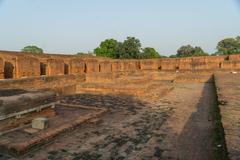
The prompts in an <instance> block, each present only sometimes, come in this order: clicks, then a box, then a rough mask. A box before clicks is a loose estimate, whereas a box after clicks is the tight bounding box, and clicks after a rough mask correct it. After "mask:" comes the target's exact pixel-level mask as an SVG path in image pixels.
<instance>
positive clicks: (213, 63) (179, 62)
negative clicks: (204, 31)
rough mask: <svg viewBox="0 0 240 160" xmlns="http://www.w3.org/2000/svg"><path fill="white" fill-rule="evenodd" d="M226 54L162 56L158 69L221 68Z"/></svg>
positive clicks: (205, 69)
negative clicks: (211, 55)
mask: <svg viewBox="0 0 240 160" xmlns="http://www.w3.org/2000/svg"><path fill="white" fill-rule="evenodd" d="M225 59H226V56H215V57H210V56H207V57H188V58H163V59H160V62H159V70H163V71H213V70H219V69H221V65H220V64H221V63H222V62H223V61H224V60H225Z"/></svg>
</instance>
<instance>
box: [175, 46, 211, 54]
mask: <svg viewBox="0 0 240 160" xmlns="http://www.w3.org/2000/svg"><path fill="white" fill-rule="evenodd" d="M206 55H208V54H207V53H205V52H204V51H203V49H202V48H201V47H193V46H191V45H186V46H182V47H180V48H179V49H178V50H177V55H176V57H191V56H206Z"/></svg>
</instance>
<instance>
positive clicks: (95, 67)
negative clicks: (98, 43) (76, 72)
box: [85, 59, 99, 73]
mask: <svg viewBox="0 0 240 160" xmlns="http://www.w3.org/2000/svg"><path fill="white" fill-rule="evenodd" d="M85 63H86V73H96V72H99V62H98V61H97V60H94V59H89V60H86V62H85Z"/></svg>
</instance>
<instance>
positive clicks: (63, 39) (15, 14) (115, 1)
mask: <svg viewBox="0 0 240 160" xmlns="http://www.w3.org/2000/svg"><path fill="white" fill-rule="evenodd" d="M237 35H240V3H239V0H0V50H16V51H18V50H21V48H23V47H24V46H26V45H37V46H39V47H41V48H43V49H44V51H45V52H49V53H65V54H72V53H76V52H80V51H81V52H88V51H92V50H93V49H94V48H96V47H97V46H98V45H99V43H100V42H101V41H102V40H104V39H107V38H114V39H117V40H119V41H123V40H124V39H125V38H126V37H127V36H135V37H137V38H139V39H140V40H141V42H142V46H143V47H148V46H149V47H154V48H156V49H157V50H158V51H159V52H160V53H161V54H165V55H170V54H175V53H176V50H177V49H178V48H179V47H180V46H181V45H185V44H192V45H197V46H201V47H202V48H203V49H204V50H206V51H207V52H215V48H216V44H217V42H218V41H219V40H221V39H223V38H226V37H236V36H237Z"/></svg>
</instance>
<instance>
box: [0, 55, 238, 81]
mask: <svg viewBox="0 0 240 160" xmlns="http://www.w3.org/2000/svg"><path fill="white" fill-rule="evenodd" d="M137 70H162V71H215V70H231V71H232V70H240V55H230V56H208V57H189V58H161V59H151V60H113V59H108V58H95V57H91V58H90V57H88V58H83V57H79V56H66V55H50V54H45V55H34V54H27V53H21V52H9V51H0V78H1V79H9V78H10V79H12V78H13V79H15V78H23V77H38V76H41V75H46V76H57V75H66V74H83V73H99V72H100V73H111V72H121V71H122V72H130V71H137Z"/></svg>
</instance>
